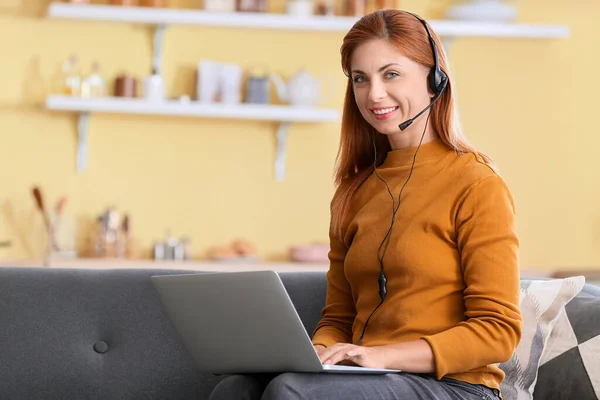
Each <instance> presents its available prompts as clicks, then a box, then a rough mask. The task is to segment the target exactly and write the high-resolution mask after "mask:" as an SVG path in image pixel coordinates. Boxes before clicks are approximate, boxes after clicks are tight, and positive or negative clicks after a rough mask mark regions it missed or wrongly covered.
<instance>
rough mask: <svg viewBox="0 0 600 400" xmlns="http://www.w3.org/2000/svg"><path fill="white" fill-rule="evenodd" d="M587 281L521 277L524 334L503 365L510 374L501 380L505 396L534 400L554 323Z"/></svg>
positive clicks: (576, 277)
mask: <svg viewBox="0 0 600 400" xmlns="http://www.w3.org/2000/svg"><path fill="white" fill-rule="evenodd" d="M584 285H585V277H583V276H575V277H570V278H564V279H550V280H535V279H534V280H530V279H522V280H521V296H520V309H521V314H522V315H523V334H522V337H521V341H520V342H519V345H518V346H517V348H516V349H515V352H514V353H513V356H512V357H511V359H510V360H508V361H507V362H505V363H502V364H500V365H499V367H500V369H502V370H503V371H504V373H505V374H506V376H505V378H504V381H503V382H502V383H501V384H500V390H501V392H502V398H503V399H504V400H533V389H534V387H535V383H536V382H537V376H538V367H539V365H540V359H541V357H542V353H543V351H544V347H545V346H546V344H547V343H548V338H549V337H550V334H551V333H552V330H553V329H554V325H555V324H556V321H557V320H558V317H559V316H560V315H561V312H562V311H563V310H564V307H565V305H567V304H568V303H569V301H571V300H572V299H573V298H574V297H575V296H577V294H579V292H581V290H582V289H583V286H584Z"/></svg>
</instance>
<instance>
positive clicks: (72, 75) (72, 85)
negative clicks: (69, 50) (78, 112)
mask: <svg viewBox="0 0 600 400" xmlns="http://www.w3.org/2000/svg"><path fill="white" fill-rule="evenodd" d="M63 74H64V75H65V81H64V85H63V92H64V94H66V95H67V96H79V95H80V94H81V75H80V74H79V58H78V57H77V55H76V54H72V55H71V57H69V59H68V60H66V61H65V63H64V64H63Z"/></svg>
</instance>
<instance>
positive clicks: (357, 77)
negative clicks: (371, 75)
mask: <svg viewBox="0 0 600 400" xmlns="http://www.w3.org/2000/svg"><path fill="white" fill-rule="evenodd" d="M365 80H366V79H365V77H364V76H362V75H355V76H354V78H352V82H354V83H362V82H364V81H365Z"/></svg>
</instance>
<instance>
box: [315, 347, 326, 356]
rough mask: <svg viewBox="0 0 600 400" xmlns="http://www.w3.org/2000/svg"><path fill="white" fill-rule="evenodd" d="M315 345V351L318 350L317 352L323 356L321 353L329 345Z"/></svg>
mask: <svg viewBox="0 0 600 400" xmlns="http://www.w3.org/2000/svg"><path fill="white" fill-rule="evenodd" d="M313 347H314V348H315V351H316V352H317V354H318V355H319V356H321V353H322V352H323V351H324V350H325V349H326V348H327V347H325V346H323V345H322V344H316V345H314V346H313Z"/></svg>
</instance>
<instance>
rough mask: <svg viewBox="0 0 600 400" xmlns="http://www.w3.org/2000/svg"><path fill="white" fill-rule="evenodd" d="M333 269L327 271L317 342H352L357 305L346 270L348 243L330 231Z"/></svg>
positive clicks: (327, 345) (315, 332) (323, 343)
mask: <svg viewBox="0 0 600 400" xmlns="http://www.w3.org/2000/svg"><path fill="white" fill-rule="evenodd" d="M329 242H330V250H329V255H328V257H329V270H328V271H327V296H326V301H325V307H324V308H323V311H322V318H321V320H320V321H319V323H318V324H317V326H316V328H315V331H314V333H313V339H312V343H313V345H317V344H320V345H323V346H325V347H329V346H333V345H334V344H336V343H351V342H352V325H353V323H354V318H355V317H356V308H355V306H354V300H353V297H352V290H351V288H350V284H349V283H348V280H347V279H346V274H345V272H344V260H345V258H346V252H347V249H346V246H345V245H344V243H343V242H342V241H341V240H339V239H338V238H337V237H335V236H334V234H333V233H332V232H331V230H330V232H329Z"/></svg>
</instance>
